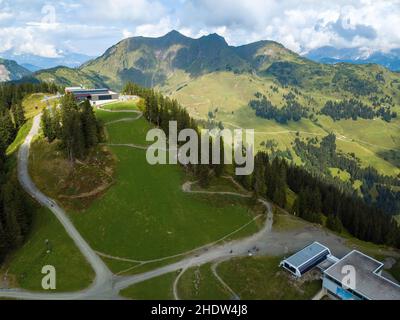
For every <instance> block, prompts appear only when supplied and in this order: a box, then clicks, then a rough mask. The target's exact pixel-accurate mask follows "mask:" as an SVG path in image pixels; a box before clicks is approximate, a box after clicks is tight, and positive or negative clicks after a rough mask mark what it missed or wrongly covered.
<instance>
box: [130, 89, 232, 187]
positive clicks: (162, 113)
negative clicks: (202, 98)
mask: <svg viewBox="0 0 400 320" xmlns="http://www.w3.org/2000/svg"><path fill="white" fill-rule="evenodd" d="M123 93H124V94H127V95H136V96H139V97H141V98H143V99H144V101H145V103H144V116H145V118H146V119H147V120H148V121H150V122H151V123H153V124H154V125H156V126H157V127H159V128H160V129H162V130H163V131H164V132H165V134H166V135H167V136H168V133H169V122H170V121H176V122H177V126H178V132H179V131H181V130H183V129H193V130H195V131H196V132H197V134H198V137H199V141H200V131H199V127H198V123H197V122H196V121H195V120H193V119H192V118H191V117H190V115H189V113H188V112H187V111H186V109H185V108H183V107H182V106H181V105H180V104H179V103H178V102H177V101H176V100H174V99H170V98H168V97H164V96H163V95H162V94H161V93H159V92H156V91H154V90H153V89H147V88H143V87H140V86H138V85H137V84H134V83H127V84H126V85H125V87H124V89H123ZM185 143H186V142H180V144H182V145H183V144H185ZM213 143H214V142H213V141H212V140H211V139H210V141H209V148H210V150H211V149H212V147H213V145H212V144H213ZM199 145H200V144H199ZM200 154H201V153H200V152H199V155H200ZM210 154H211V153H210ZM223 155H224V146H223V143H221V144H220V161H219V162H220V163H219V164H211V163H210V164H198V165H192V164H189V165H188V166H187V167H186V168H187V169H188V170H190V171H191V172H192V173H193V174H194V175H195V176H196V177H197V178H198V179H199V182H200V184H201V185H202V186H203V187H206V186H208V184H209V182H210V179H211V177H212V176H217V177H220V176H221V175H222V174H223V173H224V170H225V166H224V161H223ZM199 162H200V159H199Z"/></svg>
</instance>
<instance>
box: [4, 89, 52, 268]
mask: <svg viewBox="0 0 400 320" xmlns="http://www.w3.org/2000/svg"><path fill="white" fill-rule="evenodd" d="M57 90H58V89H57V87H55V86H53V85H47V84H46V83H41V84H19V85H16V84H2V85H0V263H1V262H2V260H3V259H4V258H5V257H6V255H7V254H8V253H9V252H11V251H12V250H14V249H16V248H18V247H20V246H21V245H22V244H23V242H24V240H25V238H26V235H27V234H28V233H29V230H30V226H31V223H32V207H31V206H32V204H31V202H30V201H29V200H28V199H27V196H26V194H25V193H24V192H23V190H22V189H21V187H20V185H19V183H18V181H17V177H16V174H15V165H14V162H15V155H11V156H10V157H7V155H6V150H7V147H8V146H9V145H10V144H11V143H12V142H13V141H14V139H15V136H16V134H17V132H18V130H19V128H20V127H21V126H22V125H23V124H24V123H25V114H24V109H23V107H22V100H23V98H24V97H25V96H26V95H28V94H31V93H35V92H47V93H56V92H57Z"/></svg>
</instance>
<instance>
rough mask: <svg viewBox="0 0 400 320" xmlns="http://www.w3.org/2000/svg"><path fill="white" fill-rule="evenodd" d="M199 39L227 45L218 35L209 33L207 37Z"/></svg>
mask: <svg viewBox="0 0 400 320" xmlns="http://www.w3.org/2000/svg"><path fill="white" fill-rule="evenodd" d="M200 39H203V40H208V41H213V42H220V43H224V44H226V45H228V43H227V42H226V40H225V38H224V37H222V36H220V35H219V34H218V33H210V34H209V35H206V36H202V37H201V38H200Z"/></svg>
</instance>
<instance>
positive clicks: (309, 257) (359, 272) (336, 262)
mask: <svg viewBox="0 0 400 320" xmlns="http://www.w3.org/2000/svg"><path fill="white" fill-rule="evenodd" d="M280 266H281V267H283V268H284V269H286V270H287V271H289V272H290V273H291V274H293V275H294V276H295V277H296V278H301V277H302V276H303V275H304V274H306V273H307V272H308V271H310V270H312V269H318V270H319V271H320V272H321V279H322V289H323V291H324V292H325V294H326V295H328V296H330V297H333V298H335V299H340V300H400V285H399V284H397V283H395V282H393V281H391V280H389V279H388V278H386V277H385V276H383V275H382V270H383V266H384V264H383V263H382V262H379V261H377V260H375V259H374V258H372V257H370V256H367V255H366V254H364V253H362V252H360V251H357V250H353V251H351V252H350V253H348V254H347V255H345V256H344V257H343V258H341V259H338V258H336V257H335V256H333V255H332V254H331V251H330V250H329V248H327V247H325V246H324V245H322V244H320V243H318V242H314V243H312V244H310V245H309V246H307V247H305V248H303V249H302V250H300V251H299V252H297V253H295V254H294V255H292V256H290V257H289V258H287V259H284V260H283V261H282V262H281V263H280ZM349 269H351V270H353V274H354V285H349V284H348V282H347V279H348V276H349Z"/></svg>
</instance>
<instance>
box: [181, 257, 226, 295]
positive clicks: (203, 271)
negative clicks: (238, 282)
mask: <svg viewBox="0 0 400 320" xmlns="http://www.w3.org/2000/svg"><path fill="white" fill-rule="evenodd" d="M178 295H179V298H180V299H183V300H229V299H230V298H232V297H231V295H230V293H229V291H227V289H226V288H225V287H224V286H223V285H222V283H221V282H220V281H219V280H218V279H217V278H216V277H215V276H214V274H213V273H212V271H211V265H210V264H205V265H203V266H201V267H199V268H198V267H195V268H191V269H189V270H187V271H186V272H185V273H184V274H183V275H182V277H181V278H180V279H179V283H178Z"/></svg>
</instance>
